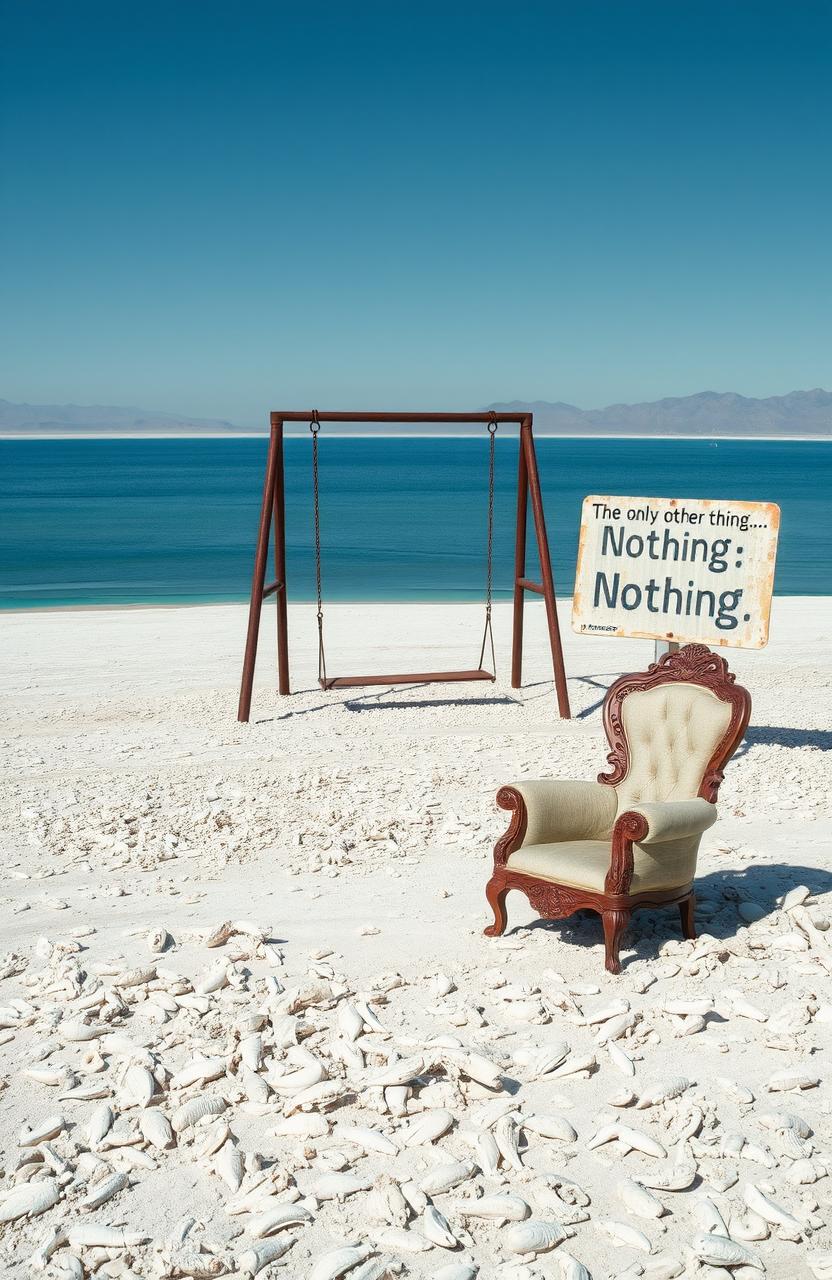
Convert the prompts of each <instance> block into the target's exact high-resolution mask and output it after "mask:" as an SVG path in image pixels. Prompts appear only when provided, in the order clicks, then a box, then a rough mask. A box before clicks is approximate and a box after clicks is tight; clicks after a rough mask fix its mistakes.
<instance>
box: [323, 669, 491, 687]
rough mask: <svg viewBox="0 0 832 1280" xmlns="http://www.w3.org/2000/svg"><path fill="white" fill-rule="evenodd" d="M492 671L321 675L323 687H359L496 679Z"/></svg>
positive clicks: (454, 682) (455, 682)
mask: <svg viewBox="0 0 832 1280" xmlns="http://www.w3.org/2000/svg"><path fill="white" fill-rule="evenodd" d="M496 678H497V677H496V676H495V675H493V674H492V673H491V672H490V671H482V670H480V669H477V670H475V671H410V672H405V673H404V674H401V675H394V676H325V677H324V676H321V677H320V678H319V680H318V684H319V685H320V686H321V688H322V689H358V688H361V686H362V685H367V684H457V683H459V682H460V681H463V680H490V681H491V682H492V684H493V682H494V681H495V680H496Z"/></svg>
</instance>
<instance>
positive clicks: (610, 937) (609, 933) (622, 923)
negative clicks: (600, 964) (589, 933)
mask: <svg viewBox="0 0 832 1280" xmlns="http://www.w3.org/2000/svg"><path fill="white" fill-rule="evenodd" d="M602 918H603V921H604V942H605V943H606V953H607V954H606V967H607V969H608V970H609V972H610V973H620V972H621V962H620V960H619V959H618V944H619V942H620V940H621V935H622V933H623V932H624V930H625V929H626V928H627V925H628V923H629V920H630V913H629V911H605V912H604V913H603V917H602Z"/></svg>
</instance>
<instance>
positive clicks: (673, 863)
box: [506, 836, 699, 894]
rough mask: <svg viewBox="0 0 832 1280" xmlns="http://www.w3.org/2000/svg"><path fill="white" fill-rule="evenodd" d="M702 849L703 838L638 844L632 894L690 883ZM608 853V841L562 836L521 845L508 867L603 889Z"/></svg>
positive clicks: (575, 886) (572, 885) (541, 877)
mask: <svg viewBox="0 0 832 1280" xmlns="http://www.w3.org/2000/svg"><path fill="white" fill-rule="evenodd" d="M698 847H699V836H689V837H687V838H685V839H682V840H668V841H666V842H664V843H662V844H657V845H651V846H650V848H649V849H648V848H643V847H642V846H641V845H634V846H633V876H632V879H631V881H630V893H631V894H635V893H647V892H653V891H658V890H659V889H678V888H681V887H682V886H684V885H687V884H690V882H691V880H692V879H693V877H694V875H695V873H696V854H697V851H698ZM610 856H611V854H610V842H609V840H562V841H560V842H557V843H550V844H532V845H523V846H522V848H520V849H517V850H515V852H514V853H512V854H509V858H508V862H507V864H506V866H507V868H508V870H509V871H519V872H521V873H522V874H523V875H526V876H534V877H535V879H537V880H548V881H551V882H552V883H555V884H562V885H566V886H567V887H569V888H573V889H590V890H591V891H592V892H593V893H603V892H604V881H605V880H606V877H607V872H608V871H609V869H610Z"/></svg>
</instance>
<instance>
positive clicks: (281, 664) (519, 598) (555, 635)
mask: <svg viewBox="0 0 832 1280" xmlns="http://www.w3.org/2000/svg"><path fill="white" fill-rule="evenodd" d="M287 422H307V423H308V424H309V430H310V434H311V437H312V480H313V503H314V517H315V575H316V587H317V605H318V607H317V615H316V616H317V624H318V683H319V684H320V686H321V688H322V689H324V690H325V691H329V690H337V689H346V688H359V687H366V686H373V685H375V686H380V685H384V686H390V685H404V684H406V685H412V686H417V687H418V686H419V685H432V684H460V683H470V682H474V681H490V682H492V683H493V682H494V681H495V680H496V666H495V662H494V636H493V632H492V629H491V602H492V568H493V535H494V440H495V435H496V433H497V431H498V429H499V427H500V426H501V425H503V424H514V425H516V426H519V428H520V450H519V468H518V476H517V523H516V534H515V544H514V606H513V623H512V648H511V685H512V688H514V689H519V688H520V687H521V683H522V663H523V614H524V606H525V600H526V593H527V592H529V591H531V592H533V593H534V594H536V595H540V596H542V597H543V599H544V601H545V605H546V621H547V626H548V632H549V645H550V648H551V653H552V667H553V672H554V682H555V690H556V693H557V702H558V710H559V712H560V715H561V717H562V718H563V719H567V720H568V719H569V718H570V710H569V694H568V691H567V687H566V670H565V667H564V662H563V650H562V646H561V639H560V629H559V625H558V615H557V606H556V603H555V583H554V577H553V574H552V562H551V557H550V554H549V542H548V538H547V534H546V519H545V516H544V512H543V499H542V496H541V491H540V476H539V474H538V469H537V456H536V453H535V447H534V437H533V434H532V415H531V414H530V413H496V412H494V411H490V412H487V413H349V412H340V411H339V412H326V413H319V412H318V410H317V409H313V410H306V411H295V410H281V411H275V412H273V413H272V414H271V416H270V423H271V431H270V435H269V451H268V456H267V460H266V475H265V480H264V483H263V502H262V506H261V509H260V524H259V528H258V534H257V548H256V551H255V557H254V573H253V576H252V586H251V602H250V605H249V617H248V631H247V635H246V648H245V657H244V660H243V675H242V681H241V686H240V701H239V706H238V711H237V719H238V720H240V721H247V720H248V719H249V717H250V713H251V697H252V690H253V687H254V668H255V663H256V660H257V643H258V638H259V633H260V616H261V613H262V608H263V601H264V600H265V599H267V598H268V597H269V596H271V595H274V596H275V599H276V603H277V687H278V692H279V693H280V694H288V693H289V692H290V683H289V642H288V618H287V585H286V514H285V475H284V458H283V434H284V424H285V423H287ZM327 422H329V423H338V422H340V423H371V422H372V423H379V422H383V423H420V424H428V423H447V424H450V423H482V424H483V425H484V426H487V428H488V435H489V472H488V520H487V542H486V563H487V571H486V601H485V626H484V630H483V635H482V644H481V646H480V655H479V663H478V665H477V666H476V667H474V668H468V669H466V670H458V671H415V672H413V671H411V672H396V673H394V674H391V675H388V674H377V673H370V674H367V675H349V676H331V675H329V674H328V673H327V668H326V650H325V646H324V612H323V589H322V582H323V573H322V561H323V556H322V550H321V526H320V494H319V486H318V471H319V452H318V436H319V433H320V430H321V424H322V423H327ZM529 498H531V505H532V516H533V520H534V529H535V536H536V540H537V550H538V557H539V562H540V576H541V579H542V580H541V582H532V581H531V580H530V579H529V578H527V577H526V527H527V513H528V500H529ZM272 527H274V569H275V578H274V581H273V582H271V583H269V584H268V585H266V564H267V561H268V553H269V541H270V537H271V530H272ZM489 649H490V654H491V661H492V668H493V669H489V668H487V667H486V666H485V665H484V664H485V656H486V652H487V650H489ZM465 701H466V702H467V701H468V700H467V699H466V700H465ZM477 701H479V702H480V703H482V702H484V701H490V700H484V699H479V700H477ZM508 701H509V702H511V701H512V700H511V699H508ZM344 705H348V704H347V703H345V704H344ZM385 705H387V706H392V705H393V704H390V703H387V704H385ZM401 705H402V706H415V705H417V704H415V703H412V702H403V703H402V704H401ZM428 705H431V706H436V705H441V704H439V703H430V704H428ZM367 709H370V708H369V707H368V708H367Z"/></svg>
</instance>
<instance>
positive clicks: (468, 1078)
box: [0, 600, 832, 1280]
mask: <svg viewBox="0 0 832 1280" xmlns="http://www.w3.org/2000/svg"><path fill="white" fill-rule="evenodd" d="M291 621H292V660H293V678H294V680H295V683H296V687H297V688H299V689H300V690H301V692H299V693H297V694H295V695H293V696H292V698H290V699H284V700H281V699H278V697H277V696H276V695H275V694H274V693H273V691H272V690H271V689H270V688H269V686H268V677H269V674H270V668H271V667H272V666H273V660H274V658H273V652H274V645H273V634H272V631H271V619H266V620H264V624H263V640H262V650H261V663H262V669H261V678H260V683H259V686H258V691H257V694H256V697H255V704H254V714H253V719H252V723H251V724H250V725H248V726H240V725H238V724H237V723H236V720H235V710H236V688H235V686H236V680H237V677H238V672H239V662H240V656H241V655H240V650H241V645H242V639H243V631H244V625H245V616H244V611H243V610H241V609H240V608H238V607H236V606H224V607H215V608H198V609H184V608H183V609H147V610H145V609H140V610H121V611H100V610H90V611H86V612H59V613H49V614H42V615H33V614H25V615H23V614H18V615H7V617H6V618H5V619H4V635H3V646H4V649H3V655H2V656H3V666H2V695H3V699H2V700H3V715H4V723H3V726H2V729H0V734H2V751H3V784H2V794H0V823H2V841H3V856H2V872H0V876H2V885H1V886H0V904H2V912H0V1156H1V1157H2V1176H0V1273H1V1274H2V1275H3V1276H6V1275H8V1276H10V1277H14V1278H17V1277H26V1276H29V1275H32V1276H45V1277H47V1278H54V1280H69V1278H71V1280H75V1277H82V1278H83V1277H87V1276H96V1277H113V1278H115V1277H123V1278H124V1280H129V1278H130V1277H131V1276H133V1277H145V1278H151V1277H152V1278H155V1280H162V1278H163V1277H171V1278H175V1277H179V1276H193V1277H200V1276H206V1277H211V1276H222V1275H235V1274H236V1275H239V1276H250V1275H253V1274H259V1275H260V1276H261V1277H266V1278H268V1277H269V1276H270V1275H274V1276H291V1277H312V1280H325V1278H326V1277H332V1278H333V1280H335V1278H336V1277H338V1276H340V1275H345V1276H346V1277H348V1280H367V1278H368V1277H383V1276H385V1275H390V1276H394V1275H401V1276H413V1277H429V1276H437V1277H444V1280H463V1278H464V1277H474V1276H476V1275H479V1276H480V1277H481V1278H482V1280H491V1278H492V1277H493V1278H494V1280H498V1277H502V1278H503V1280H509V1278H511V1277H518V1278H519V1277H533V1276H542V1277H552V1278H553V1280H582V1278H585V1277H586V1276H587V1275H589V1276H591V1277H593V1280H611V1278H616V1280H619V1278H623V1277H638V1276H645V1277H650V1278H651V1280H661V1278H663V1277H673V1276H682V1277H691V1278H694V1277H695V1278H696V1280H717V1278H720V1280H728V1277H735V1278H738V1280H747V1278H748V1277H751V1276H759V1275H761V1274H763V1273H764V1274H765V1275H767V1276H770V1277H778V1278H782V1280H792V1278H794V1280H800V1278H801V1277H807V1278H808V1277H814V1278H815V1280H823V1278H825V1277H832V1115H831V1114H830V1104H832V1080H831V1079H830V1077H831V1076H832V1066H830V1055H829V1050H830V1041H832V979H830V972H832V930H831V929H830V928H829V921H830V918H832V858H831V857H830V839H829V837H830V830H832V823H830V807H831V804H830V798H829V795H830V793H829V782H830V776H829V775H830V770H829V760H830V755H829V750H830V747H831V746H832V731H830V729H829V728H828V710H829V701H830V700H829V690H830V657H829V645H828V639H826V637H828V635H829V632H830V629H831V628H832V607H830V605H829V603H828V602H827V601H826V600H820V601H818V600H815V601H797V600H787V601H778V602H777V608H776V612H775V617H774V623H773V630H772V645H771V647H770V648H769V649H768V650H766V651H764V652H762V653H738V654H729V655H728V656H729V661H730V662H731V665H732V666H733V667H734V669H735V670H736V671H737V673H738V677H739V678H740V679H741V680H743V682H744V683H746V684H747V685H748V687H749V688H750V689H751V692H752V696H753V698H754V703H755V709H754V714H753V717H752V728H751V731H750V733H749V736H748V740H747V742H746V744H744V746H743V747H742V749H741V751H740V753H739V754H738V756H737V757H736V759H735V760H734V761H733V762H732V764H731V765H730V766H729V768H728V771H727V774H726V781H725V784H724V787H723V791H722V796H721V801H720V813H721V818H720V821H719V822H718V824H717V825H716V827H714V828H713V829H712V830H711V831H710V832H708V833H707V834H706V836H705V840H704V842H703V853H702V858H701V862H700V877H699V910H698V924H699V928H700V931H701V936H700V938H699V940H698V941H697V942H696V943H687V942H683V941H682V940H681V937H680V933H679V928H678V916H677V915H676V913H675V912H673V911H667V912H657V913H642V914H641V915H640V916H636V918H635V920H634V922H633V925H632V927H631V930H630V932H629V933H628V935H627V937H626V939H625V943H624V947H623V952H622V958H623V960H624V965H625V967H624V972H623V973H622V975H621V976H620V977H618V978H613V977H610V976H609V975H608V974H607V973H606V972H605V970H604V968H603V948H602V945H601V931H600V925H599V923H598V921H597V919H595V918H593V917H590V916H586V917H578V918H575V919H573V920H571V921H563V922H558V923H555V924H544V923H542V922H537V921H536V920H535V918H534V916H533V913H532V912H531V911H530V909H529V907H528V904H527V903H526V902H525V900H524V899H523V898H522V897H520V896H519V895H512V896H511V897H510V898H509V902H508V906H509V932H508V933H507V934H506V936H505V937H504V938H503V939H500V940H490V939H487V938H484V937H483V936H482V928H483V927H484V925H485V924H486V923H488V922H489V919H490V917H489V914H488V911H487V907H486V903H485V900H484V897H483V887H484V884H485V881H486V879H487V877H488V874H489V870H490V862H491V857H490V851H491V847H492V846H493V843H494V841H495V839H496V838H497V836H498V835H499V834H501V832H502V830H503V829H504V825H505V817H506V815H505V814H503V813H502V812H501V811H499V810H497V809H496V807H495V805H494V792H495V790H496V788H497V786H498V785H500V784H501V783H503V782H507V781H511V780H512V779H515V778H520V777H537V776H544V777H545V776H562V777H586V778H592V777H594V776H595V774H596V773H597V772H598V771H599V769H600V768H601V767H602V766H603V763H604V754H605V748H604V742H603V735H602V731H601V725H600V715H599V705H600V702H601V700H602V698H603V694H604V691H605V689H606V687H607V685H608V684H609V683H610V682H611V680H612V679H614V678H615V676H616V675H617V674H618V673H619V672H620V671H622V670H626V669H629V670H633V669H637V668H639V667H641V666H643V665H645V663H646V662H647V661H648V660H650V658H651V657H652V646H651V645H650V644H649V643H648V642H626V641H604V640H597V641H596V640H586V639H578V638H576V637H572V636H571V635H570V634H568V632H567V631H566V630H565V635H564V639H565V642H566V650H567V665H568V670H569V674H570V691H571V695H572V699H573V709H574V711H575V713H576V714H575V718H574V719H573V720H572V721H571V722H568V723H564V722H560V721H558V719H557V717H556V711H555V704H554V700H553V697H552V692H551V682H550V678H549V675H550V673H549V671H548V670H547V666H546V661H545V650H544V649H543V646H542V640H543V619H542V610H541V609H540V606H536V607H534V608H532V609H531V610H530V615H529V622H528V625H527V636H528V661H527V666H526V672H525V678H526V681H527V684H526V686H525V688H524V689H523V690H521V691H514V690H511V689H510V687H509V684H508V680H507V679H506V678H505V676H503V677H502V678H501V679H500V680H499V681H498V682H497V684H496V685H495V686H493V687H492V686H481V685H478V686H471V687H465V686H457V687H453V686H445V687H442V686H435V687H432V688H416V689H407V690H403V689H397V690H393V691H384V690H381V691H380V690H378V689H376V690H372V689H370V690H366V691H361V690H356V691H344V692H342V693H340V694H339V693H330V694H323V693H321V692H319V691H318V690H317V688H316V687H315V685H314V680H313V675H314V673H313V670H312V664H311V660H312V658H313V657H314V634H313V628H312V625H311V624H312V623H313V617H312V613H311V611H310V609H309V608H308V607H306V606H300V607H297V608H296V609H294V610H293V611H292V619H291ZM563 624H564V627H565V628H566V626H567V614H566V610H564V614H563ZM477 625H478V613H477V611H476V610H473V609H469V608H468V607H466V606H455V605H446V606H434V605H424V604H420V605H418V606H398V605H396V606H393V605H372V606H361V605H356V606H336V608H335V609H334V610H333V611H332V647H333V654H334V653H335V652H336V651H340V655H339V656H340V657H341V659H342V661H341V663H340V664H338V663H337V662H336V661H335V660H334V658H332V657H331V659H330V665H331V667H332V669H333V670H334V671H336V673H337V669H338V665H340V666H341V667H342V668H344V669H346V668H349V669H350V670H361V669H362V667H363V668H364V669H365V670H374V669H375V670H380V669H384V668H389V669H408V668H409V667H411V666H424V667H426V668H435V667H436V666H437V665H440V666H441V665H461V666H466V665H469V663H470V661H471V655H470V652H469V651H470V649H471V647H472V645H471V640H472V636H473V638H474V641H476V635H475V633H476V630H477ZM508 629H509V618H508V613H507V611H506V610H505V608H504V607H502V606H500V607H499V608H498V611H497V632H498V637H502V638H505V637H506V636H507V634H508ZM437 641H438V643H437ZM301 644H303V646H304V652H301V648H300V646H301ZM474 647H476V645H475V644H474ZM499 657H500V659H501V669H502V670H503V671H504V672H505V670H506V668H507V665H508V664H507V654H506V652H505V646H504V645H500V653H499Z"/></svg>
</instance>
